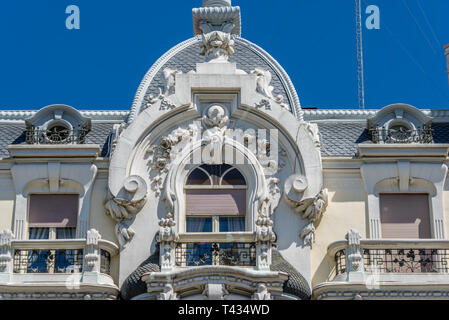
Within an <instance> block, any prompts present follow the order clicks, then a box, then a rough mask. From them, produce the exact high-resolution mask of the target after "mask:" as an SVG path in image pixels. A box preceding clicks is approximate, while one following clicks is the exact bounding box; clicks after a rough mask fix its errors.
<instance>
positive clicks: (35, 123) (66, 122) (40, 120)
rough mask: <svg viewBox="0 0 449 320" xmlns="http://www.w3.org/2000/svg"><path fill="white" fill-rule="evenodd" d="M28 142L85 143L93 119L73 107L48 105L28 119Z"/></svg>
mask: <svg viewBox="0 0 449 320" xmlns="http://www.w3.org/2000/svg"><path fill="white" fill-rule="evenodd" d="M25 122H26V126H27V129H26V142H27V143H28V144H83V143H85V138H86V135H87V134H88V133H89V131H90V129H91V120H90V119H88V118H85V117H83V116H82V115H81V113H80V112H79V111H77V110H75V109H74V108H72V107H69V106H64V105H53V106H48V107H45V108H43V109H41V110H40V111H38V112H37V113H36V114H35V115H34V116H33V117H32V118H30V119H27V120H26V121H25Z"/></svg>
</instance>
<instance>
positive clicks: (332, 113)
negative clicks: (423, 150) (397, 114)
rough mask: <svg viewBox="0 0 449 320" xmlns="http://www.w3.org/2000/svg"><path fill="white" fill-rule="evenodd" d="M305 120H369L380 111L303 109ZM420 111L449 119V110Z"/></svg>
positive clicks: (436, 117) (429, 115) (437, 117)
mask: <svg viewBox="0 0 449 320" xmlns="http://www.w3.org/2000/svg"><path fill="white" fill-rule="evenodd" d="M302 111H303V113H304V119H305V120H306V121H319V120H360V121H363V120H368V119H369V118H371V117H373V116H375V115H376V113H377V112H379V111H380V109H376V110H374V109H373V110H357V109H322V110H308V109H305V110H304V109H303V110H302ZM420 111H421V112H422V113H423V114H424V115H426V116H428V117H432V118H434V119H439V118H440V119H443V118H448V119H449V109H440V110H429V109H424V110H423V109H420Z"/></svg>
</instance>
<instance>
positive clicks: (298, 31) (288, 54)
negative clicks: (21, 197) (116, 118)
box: [0, 0, 449, 110]
mask: <svg viewBox="0 0 449 320" xmlns="http://www.w3.org/2000/svg"><path fill="white" fill-rule="evenodd" d="M363 2H364V4H363V7H364V8H366V7H367V6H368V5H377V6H378V7H379V8H380V15H381V16H380V19H381V20H380V30H367V29H366V28H364V50H365V52H364V53H365V81H366V83H365V90H366V106H367V108H381V107H383V106H385V105H388V104H391V103H396V102H404V103H409V104H412V105H414V106H416V107H419V108H435V109H440V108H448V109H449V85H448V79H447V74H446V62H445V57H444V50H443V48H442V46H443V45H444V44H446V43H449V19H448V15H449V1H447V0H419V2H418V1H417V0H369V1H367V0H363ZM72 4H73V5H77V6H79V8H80V11H81V29H80V30H67V29H66V27H65V20H66V17H67V14H66V13H65V9H66V7H67V6H68V5H72ZM233 4H234V5H239V6H240V7H241V9H242V23H243V37H245V38H247V39H248V40H250V41H253V42H255V43H256V44H258V45H260V46H261V47H263V48H264V49H265V50H266V51H268V52H269V53H270V54H271V55H272V56H273V57H274V58H276V59H277V60H278V61H279V62H280V63H281V65H282V66H283V67H284V69H285V70H286V71H287V72H288V73H289V75H290V77H291V78H292V80H293V83H294V85H295V87H296V89H297V91H298V94H299V97H300V100H301V104H302V105H303V106H305V107H318V108H320V109H325V108H342V109H351V108H357V82H356V79H357V78H356V53H355V48H356V47H355V26H354V24H355V22H354V1H353V0H287V1H269V0H259V1H255V0H240V1H238V0H234V1H233ZM199 6H201V0H173V1H168V0H167V1H156V0H127V1H124V0H122V1H118V0H94V1H92V0H3V1H1V2H0V41H1V46H0V48H1V50H0V109H9V110H10V109H40V108H42V107H44V106H46V105H49V104H53V103H64V104H69V105H72V106H74V107H76V108H79V109H125V110H126V109H129V108H130V106H131V103H132V100H133V97H134V94H135V92H136V90H137V87H138V85H139V83H140V81H141V80H142V78H143V76H144V75H145V73H146V72H147V70H148V69H149V68H150V67H151V65H152V64H153V63H154V62H155V61H156V60H157V59H158V58H159V57H160V56H161V55H162V54H164V53H165V52H166V51H168V50H169V49H170V48H171V47H172V46H174V45H176V44H177V43H179V42H181V41H183V40H185V39H187V38H190V37H191V36H192V35H193V31H192V15H191V9H192V8H193V7H199ZM366 17H367V15H365V14H364V18H363V20H365V18H366Z"/></svg>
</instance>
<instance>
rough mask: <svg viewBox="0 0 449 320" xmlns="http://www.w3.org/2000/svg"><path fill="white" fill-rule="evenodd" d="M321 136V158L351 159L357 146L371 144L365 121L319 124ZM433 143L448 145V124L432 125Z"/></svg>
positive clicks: (330, 121)
mask: <svg viewBox="0 0 449 320" xmlns="http://www.w3.org/2000/svg"><path fill="white" fill-rule="evenodd" d="M318 128H319V130H320V136H321V154H322V156H323V157H353V156H355V155H356V153H357V144H359V143H372V141H371V136H370V134H369V132H368V130H367V123H366V121H361V122H359V121H335V120H334V121H332V120H329V121H327V122H319V123H318ZM432 129H433V130H434V132H433V142H434V143H449V123H448V122H435V123H433V124H432Z"/></svg>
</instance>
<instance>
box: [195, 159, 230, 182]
mask: <svg viewBox="0 0 449 320" xmlns="http://www.w3.org/2000/svg"><path fill="white" fill-rule="evenodd" d="M201 168H203V169H204V170H206V171H207V172H208V173H209V174H210V175H211V177H212V182H213V184H214V185H218V183H219V181H220V178H221V176H222V175H223V174H224V173H225V172H226V171H227V170H229V169H230V168H232V166H230V165H228V164H220V165H208V164H205V165H202V166H201Z"/></svg>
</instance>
